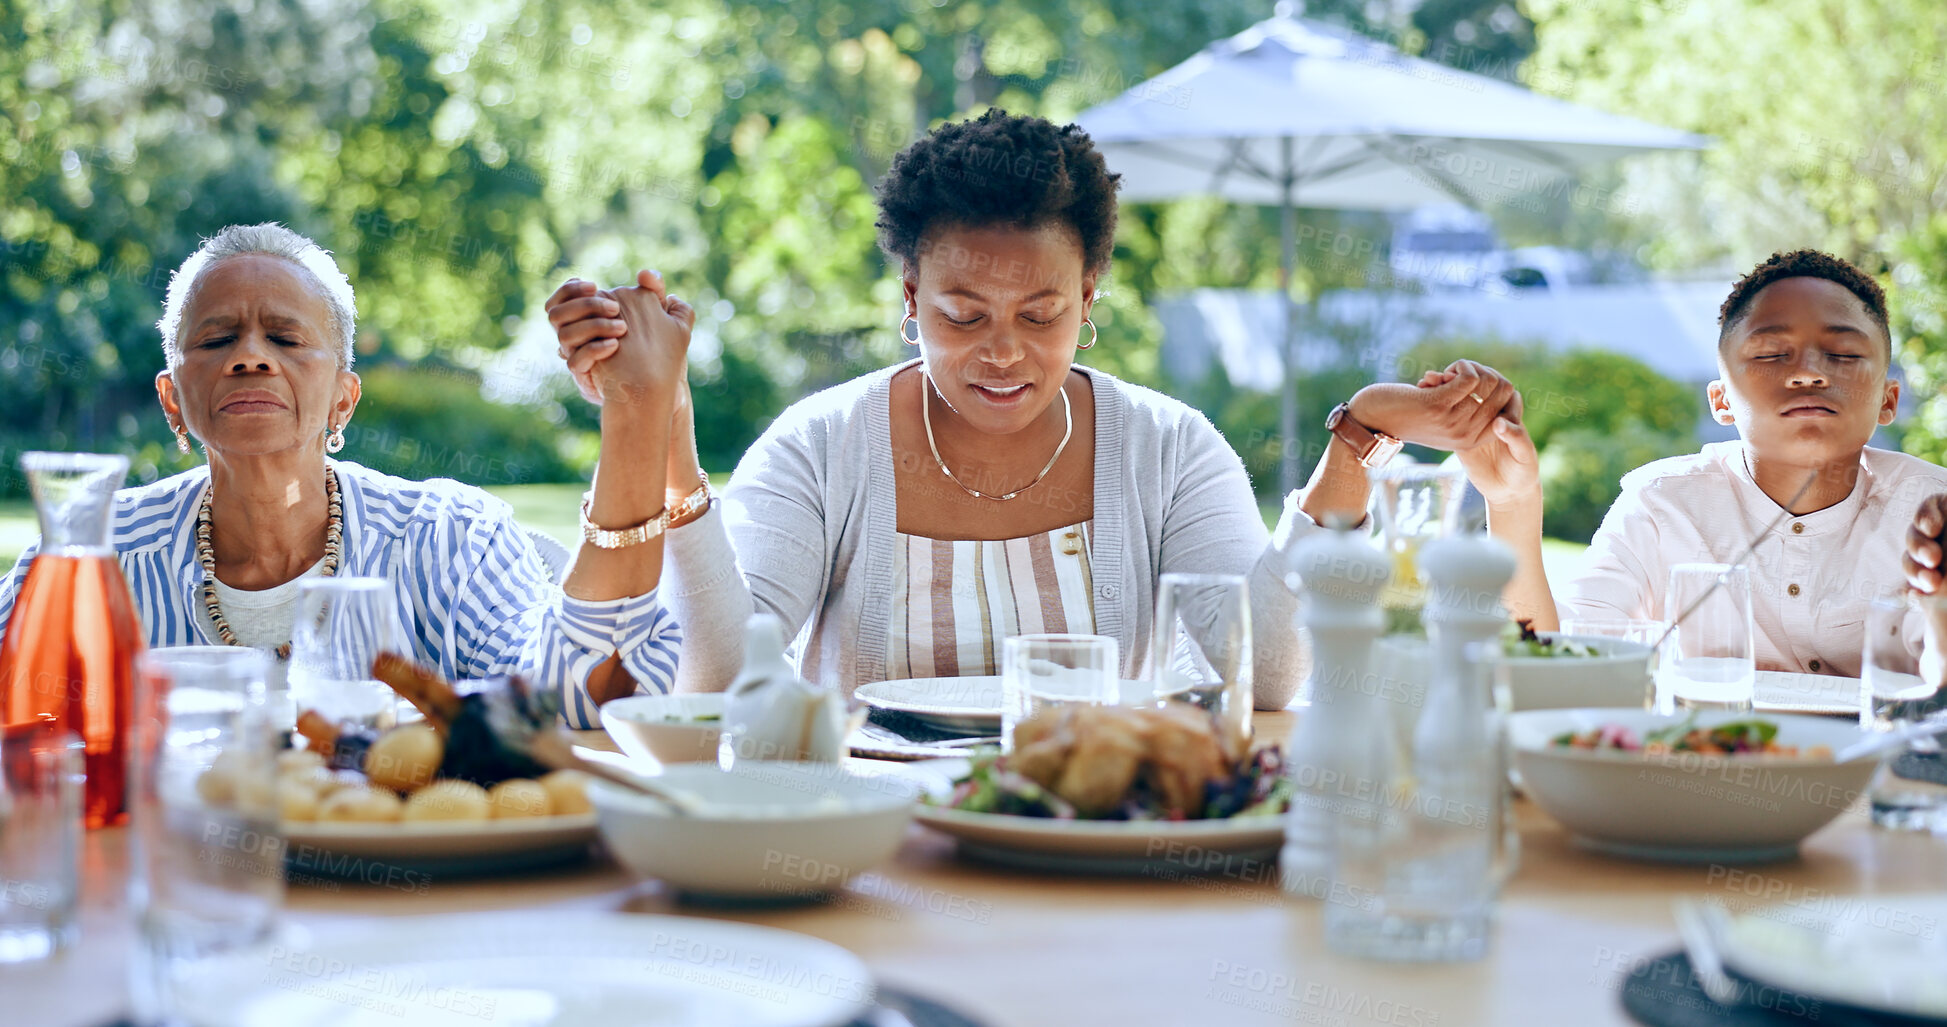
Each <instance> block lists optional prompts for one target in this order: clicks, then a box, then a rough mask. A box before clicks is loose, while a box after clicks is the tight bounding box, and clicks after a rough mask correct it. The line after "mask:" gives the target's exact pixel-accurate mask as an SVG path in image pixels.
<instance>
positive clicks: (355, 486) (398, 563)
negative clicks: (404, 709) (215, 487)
mask: <svg viewBox="0 0 1947 1027" xmlns="http://www.w3.org/2000/svg"><path fill="white" fill-rule="evenodd" d="M331 465H332V467H333V468H335V469H336V470H337V472H338V482H339V492H340V496H341V498H342V500H343V505H344V559H343V563H342V564H341V565H340V568H339V570H338V573H339V574H343V575H358V576H366V577H375V578H383V579H385V580H386V581H388V582H390V583H391V584H392V588H393V591H394V592H395V593H396V594H397V596H398V600H399V611H400V614H401V617H402V619H403V620H404V621H405V623H406V627H407V631H408V633H409V634H410V635H411V636H412V645H413V650H414V654H413V655H414V657H415V658H416V659H418V660H419V661H420V662H422V663H425V664H428V665H430V666H435V667H438V668H439V670H440V673H442V674H444V675H445V676H446V677H448V678H449V679H454V680H458V679H461V678H483V677H487V676H488V675H492V674H506V673H513V672H519V673H521V674H523V675H524V676H526V677H528V678H529V679H530V680H532V681H535V682H538V683H540V684H543V685H546V686H548V687H552V688H558V689H560V692H561V706H562V716H563V717H564V718H565V719H566V720H567V722H568V724H569V726H571V727H575V728H598V727H600V726H601V721H600V718H599V715H598V714H597V713H596V709H595V704H594V702H592V701H591V700H590V699H589V697H588V691H587V687H586V686H587V681H588V675H589V673H590V672H591V671H593V670H594V669H595V668H596V667H597V666H599V665H601V664H602V663H603V662H604V661H605V660H607V659H608V658H609V657H610V656H611V655H613V654H615V653H617V652H620V653H621V654H622V666H623V667H624V669H626V670H627V671H628V672H629V673H630V675H632V676H633V677H634V678H635V680H636V688H637V690H638V691H642V692H667V691H669V690H670V686H671V683H672V682H674V681H675V678H676V656H677V651H678V649H679V648H680V646H681V643H682V634H681V632H680V631H679V630H678V629H677V626H676V622H675V620H674V619H673V618H672V617H671V616H670V614H669V612H668V611H667V610H666V609H664V608H663V605H662V603H661V602H659V601H658V600H657V597H656V592H655V590H653V589H652V590H650V591H649V592H648V593H647V594H646V595H640V596H635V597H632V598H626V599H613V600H588V599H575V598H572V597H569V596H567V595H565V594H563V593H562V591H561V589H560V588H558V587H557V586H556V585H555V584H554V583H553V579H552V578H551V577H550V576H549V574H548V571H547V568H546V566H545V565H543V564H542V562H541V557H540V554H539V553H538V552H536V551H535V549H534V542H533V540H532V539H530V538H528V537H527V533H526V532H524V531H522V530H521V528H520V527H519V526H518V525H516V524H515V523H514V511H513V508H512V507H509V506H508V505H507V504H506V503H505V502H504V501H502V500H500V499H497V498H495V497H494V496H492V495H489V494H488V493H486V492H484V491H482V490H480V489H477V488H474V487H473V486H471V485H463V484H461V483H459V482H457V481H453V480H452V479H450V478H433V479H429V480H427V481H410V480H407V479H405V478H395V477H392V476H390V475H386V474H380V473H379V472H377V471H374V470H371V469H370V468H366V467H361V466H359V465H358V464H355V463H349V462H345V461H332V462H331ZM208 481H209V469H208V468H207V467H198V468H195V469H192V470H189V471H185V472H183V473H182V474H178V475H175V476H174V477H170V478H164V479H162V480H161V481H158V482H154V483H152V484H149V485H144V486H141V487H139V488H132V489H123V490H122V491H120V492H117V493H116V494H115V517H114V525H113V527H112V528H111V529H110V533H111V536H112V544H113V546H114V548H115V553H116V555H117V556H118V557H120V559H121V564H122V572H123V573H124V574H125V575H127V577H128V584H129V588H130V590H131V591H132V592H133V593H134V595H135V608H136V611H137V613H138V615H139V616H140V617H141V620H142V624H143V626H144V628H145V629H146V631H147V633H148V644H149V645H150V646H152V647H154V646H167V645H215V644H219V643H218V642H217V640H216V639H214V638H211V637H209V634H208V632H207V631H206V630H205V628H204V626H203V618H202V617H201V616H200V611H201V610H202V604H203V598H202V589H201V586H202V583H203V567H202V565H201V564H199V563H198V562H197V561H196V538H195V531H196V510H197V506H198V504H199V503H200V502H201V500H202V495H203V488H204V485H205V484H206V483H207V482H208ZM38 548H39V543H38V541H37V542H36V543H35V545H34V546H30V547H29V548H28V550H27V552H26V553H24V554H22V555H21V558H20V561H19V562H18V563H16V564H15V565H14V568H13V570H12V571H11V572H10V573H9V574H8V575H7V577H6V579H5V581H4V582H0V621H4V620H5V619H6V618H8V617H9V616H11V615H12V613H13V606H14V598H15V596H17V595H18V594H19V592H20V586H21V583H22V581H23V580H24V579H25V578H26V574H27V565H28V562H29V561H30V560H32V559H33V557H34V553H35V552H36V551H37V550H38Z"/></svg>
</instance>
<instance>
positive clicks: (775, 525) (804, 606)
mask: <svg viewBox="0 0 1947 1027" xmlns="http://www.w3.org/2000/svg"><path fill="white" fill-rule="evenodd" d="M818 428H819V425H818V423H817V422H816V421H812V420H808V419H803V418H797V417H793V416H792V413H791V412H790V411H787V412H786V414H785V416H784V417H781V418H779V419H778V422H777V423H775V424H773V425H772V426H771V428H770V430H768V431H766V432H765V433H764V435H763V437H762V438H759V439H758V440H757V442H756V443H754V444H753V445H752V446H751V448H750V450H749V451H748V452H746V453H745V454H744V458H743V460H742V461H740V462H739V463H738V465H737V472H736V474H734V475H733V476H732V477H731V481H730V487H729V488H728V489H726V490H725V493H724V496H723V498H722V499H721V500H719V501H718V502H716V503H712V504H711V509H710V511H709V512H708V513H705V514H704V515H703V516H701V517H699V518H697V519H696V520H694V521H692V522H690V523H689V524H685V525H683V526H682V527H680V528H677V529H675V530H674V531H671V532H669V534H668V535H667V536H666V539H667V541H666V543H665V548H664V550H663V553H664V561H665V562H664V565H663V576H664V577H663V580H664V584H663V589H662V595H663V601H664V602H666V603H668V604H669V608H670V610H671V612H672V613H673V614H674V615H675V617H676V621H677V623H679V624H681V625H682V626H683V638H684V641H683V646H682V655H681V659H680V660H679V661H678V663H677V668H676V687H677V690H678V691H684V692H720V691H722V690H723V689H725V688H727V687H729V685H730V681H731V679H732V678H734V677H736V676H737V671H738V670H739V669H740V668H741V667H742V666H743V658H744V624H745V622H746V621H748V620H749V619H750V617H751V615H752V614H753V613H757V612H764V613H770V614H774V615H776V616H777V618H778V619H779V620H781V621H783V622H784V633H785V637H786V638H787V639H789V638H791V637H794V636H795V635H796V634H797V633H798V632H799V630H800V629H801V628H803V626H804V624H805V622H806V621H808V620H810V619H811V617H812V615H813V614H814V613H816V612H817V609H818V607H819V605H820V604H821V603H822V602H823V601H824V595H825V590H826V586H827V584H828V579H829V576H830V571H831V568H830V566H829V564H830V562H831V561H830V557H829V556H828V551H827V548H826V538H827V534H828V525H827V524H826V523H825V503H824V494H823V490H822V485H821V482H822V481H823V480H824V477H825V475H824V473H823V471H824V465H823V457H822V455H821V453H822V451H823V449H824V447H823V446H822V445H820V440H821V435H820V433H819V431H818V430H817V429H818Z"/></svg>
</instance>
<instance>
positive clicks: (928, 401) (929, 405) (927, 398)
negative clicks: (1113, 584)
mask: <svg viewBox="0 0 1947 1027" xmlns="http://www.w3.org/2000/svg"><path fill="white" fill-rule="evenodd" d="M921 378H922V381H921V383H920V394H919V416H920V419H921V420H923V421H925V422H926V448H928V449H930V450H932V451H933V462H934V463H936V464H938V465H940V473H941V474H944V475H946V477H947V480H948V481H951V482H952V483H954V484H955V485H958V486H960V491H962V492H965V493H966V494H967V495H970V496H972V497H974V498H975V499H991V500H994V501H995V502H1005V501H1006V500H1009V499H1013V498H1014V497H1015V496H1018V495H1020V494H1021V493H1023V492H1026V491H1027V490H1029V489H1031V488H1033V487H1035V486H1036V485H1039V484H1041V479H1043V478H1046V477H1047V476H1048V472H1049V471H1052V470H1054V469H1055V461H1057V460H1060V459H1061V451H1062V450H1064V449H1067V448H1068V437H1069V436H1071V435H1073V434H1075V411H1074V410H1073V408H1071V407H1070V405H1069V403H1068V390H1067V389H1061V390H1060V392H1061V418H1062V421H1063V422H1064V425H1063V427H1062V430H1061V445H1059V446H1056V447H1055V455H1054V456H1051V457H1049V458H1048V463H1047V464H1046V465H1045V466H1043V467H1042V468H1041V473H1040V474H1037V475H1035V476H1034V480H1033V481H1031V482H1028V483H1027V484H1026V485H1023V486H1021V487H1020V488H1018V489H1015V490H1014V491H1012V492H1009V493H1008V494H1006V495H1004V496H990V495H988V494H987V493H985V492H982V491H980V490H979V489H970V488H968V487H967V484H966V482H963V481H961V480H960V479H959V478H956V477H954V475H953V472H952V471H951V470H948V469H947V466H946V461H945V460H942V459H940V444H939V443H937V442H935V441H933V400H932V392H933V390H932V389H930V388H928V386H930V385H932V383H933V379H932V378H931V377H930V376H927V375H921ZM941 401H942V402H945V397H942V398H941Z"/></svg>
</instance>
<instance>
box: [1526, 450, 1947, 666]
mask: <svg viewBox="0 0 1947 1027" xmlns="http://www.w3.org/2000/svg"><path fill="white" fill-rule="evenodd" d="M1859 464H1860V474H1859V483H1858V485H1856V486H1855V487H1854V488H1853V490H1852V494H1851V495H1850V496H1847V497H1846V498H1845V499H1844V500H1843V501H1841V502H1840V503H1838V504H1837V505H1836V506H1830V507H1827V508H1826V509H1824V510H1820V511H1818V512H1816V513H1809V514H1803V515H1800V516H1797V517H1787V518H1785V519H1784V520H1783V521H1781V522H1780V523H1779V524H1778V526H1777V527H1776V528H1773V529H1772V530H1771V531H1770V532H1768V533H1767V534H1766V535H1765V537H1764V539H1763V540H1762V541H1760V542H1759V543H1758V546H1757V549H1756V550H1755V551H1754V552H1753V553H1752V554H1751V557H1750V559H1749V560H1748V561H1746V565H1747V566H1748V567H1750V569H1751V592H1752V596H1751V616H1752V621H1753V623H1754V626H1755V628H1756V641H1757V662H1758V669H1759V670H1783V671H1798V672H1809V673H1815V674H1839V675H1844V676H1848V677H1855V676H1857V675H1858V674H1859V665H1860V647H1861V646H1862V645H1863V644H1864V641H1865V619H1866V611H1867V608H1868V606H1869V605H1870V604H1871V603H1872V601H1873V600H1874V599H1879V598H1894V597H1898V596H1899V595H1900V594H1901V593H1902V592H1903V591H1904V590H1905V588H1906V575H1905V574H1904V572H1902V571H1901V569H1900V556H1901V554H1902V553H1903V552H1904V551H1905V549H1906V530H1907V528H1908V526H1910V525H1911V524H1912V523H1913V514H1914V511H1915V510H1917V509H1918V508H1919V506H1920V502H1921V501H1922V500H1924V499H1926V498H1927V497H1928V496H1931V495H1933V494H1935V493H1937V492H1947V470H1942V469H1941V468H1940V467H1937V466H1935V465H1934V464H1931V463H1928V462H1927V461H1925V460H1921V459H1919V458H1918V457H1913V456H1908V455H1906V454H1904V453H1894V452H1891V451H1888V450H1884V449H1872V448H1868V449H1866V450H1865V451H1864V452H1862V453H1861V454H1860V457H1859ZM1782 509H1783V508H1782V507H1780V506H1779V505H1778V504H1777V503H1776V502H1774V501H1773V500H1772V499H1771V497H1770V496H1767V495H1765V494H1764V492H1763V490H1761V489H1759V488H1758V484H1757V482H1755V481H1753V480H1752V478H1751V471H1750V468H1749V466H1748V465H1747V463H1746V461H1745V455H1744V443H1743V442H1742V441H1738V442H1716V443H1712V444H1710V445H1707V446H1705V447H1704V448H1703V450H1702V451H1701V452H1699V453H1696V454H1694V455H1691V456H1677V457H1670V458H1668V459H1666V460H1658V461H1656V462H1654V463H1650V464H1645V465H1644V466H1642V467H1639V468H1637V469H1636V470H1634V471H1631V472H1630V473H1628V474H1627V475H1624V476H1623V480H1622V495H1620V496H1618V497H1617V498H1616V502H1615V505H1613V506H1611V507H1610V508H1609V513H1608V514H1607V515H1606V516H1604V517H1603V519H1602V527H1600V528H1598V529H1597V530H1596V533H1595V539H1594V540H1593V541H1592V542H1591V543H1590V546H1589V563H1588V565H1587V570H1585V571H1584V572H1583V573H1582V575H1581V576H1580V577H1578V578H1576V579H1575V580H1574V581H1572V582H1570V583H1569V585H1568V587H1567V588H1565V589H1563V590H1562V593H1561V595H1562V598H1561V600H1560V601H1559V603H1558V612H1559V613H1560V614H1561V616H1562V617H1563V619H1572V618H1578V617H1579V618H1650V619H1654V620H1662V619H1665V618H1666V617H1667V616H1668V615H1669V614H1671V613H1672V612H1674V611H1668V610H1665V609H1664V607H1663V595H1664V592H1665V590H1667V589H1668V588H1669V581H1670V568H1671V566H1672V565H1674V564H1679V563H1730V562H1732V561H1734V560H1736V559H1737V558H1738V555H1739V554H1740V553H1742V552H1743V551H1744V547H1745V546H1747V545H1749V544H1750V543H1751V540H1752V539H1753V538H1755V537H1757V535H1758V533H1759V532H1761V531H1763V530H1764V529H1765V526H1766V525H1767V524H1769V523H1770V522H1771V520H1772V519H1773V518H1775V517H1777V516H1778V514H1779V513H1780V512H1781V511H1782ZM1920 636H1921V622H1920V618H1919V615H1918V614H1910V615H1909V616H1908V620H1907V625H1906V631H1905V640H1906V643H1907V646H1908V648H1909V649H1910V650H1911V651H1912V652H1914V653H1915V654H1918V653H1919V651H1920V641H1921V637H1920Z"/></svg>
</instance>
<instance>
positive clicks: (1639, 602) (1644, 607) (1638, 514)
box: [1555, 482, 1667, 621]
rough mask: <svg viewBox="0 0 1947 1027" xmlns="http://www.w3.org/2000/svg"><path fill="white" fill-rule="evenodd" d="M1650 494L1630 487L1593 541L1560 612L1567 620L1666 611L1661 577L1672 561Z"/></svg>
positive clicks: (1651, 615) (1630, 616)
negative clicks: (1652, 510) (1666, 553)
mask: <svg viewBox="0 0 1947 1027" xmlns="http://www.w3.org/2000/svg"><path fill="white" fill-rule="evenodd" d="M1645 491H1646V489H1644V488H1643V487H1641V486H1640V485H1637V486H1632V485H1631V483H1628V482H1625V483H1624V487H1623V491H1622V494H1621V495H1619V496H1617V497H1616V501H1615V502H1614V503H1612V504H1610V506H1609V512H1608V513H1607V514H1604V515H1603V517H1602V526H1601V527H1599V528H1597V529H1596V532H1595V538H1593V539H1591V540H1590V541H1589V550H1588V554H1587V558H1586V559H1587V563H1586V564H1584V566H1583V568H1582V571H1581V573H1579V574H1577V575H1576V576H1575V577H1574V578H1573V579H1572V580H1570V581H1569V583H1568V587H1566V588H1564V589H1563V590H1562V593H1561V598H1560V599H1559V600H1557V601H1556V603H1555V612H1556V613H1557V614H1558V615H1560V617H1561V618H1562V619H1563V620H1565V621H1566V620H1643V619H1651V620H1653V619H1655V618H1657V617H1659V616H1660V615H1661V611H1662V605H1663V603H1662V598H1663V597H1662V585H1661V584H1660V582H1659V580H1658V579H1659V577H1660V575H1661V574H1662V570H1663V567H1664V566H1665V564H1666V562H1667V561H1665V560H1664V558H1663V554H1662V551H1661V548H1660V547H1661V538H1660V534H1661V533H1660V532H1659V531H1658V530H1657V527H1656V521H1655V519H1654V518H1652V517H1651V516H1650V510H1649V506H1648V503H1647V502H1646V499H1645V495H1644V493H1645Z"/></svg>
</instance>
